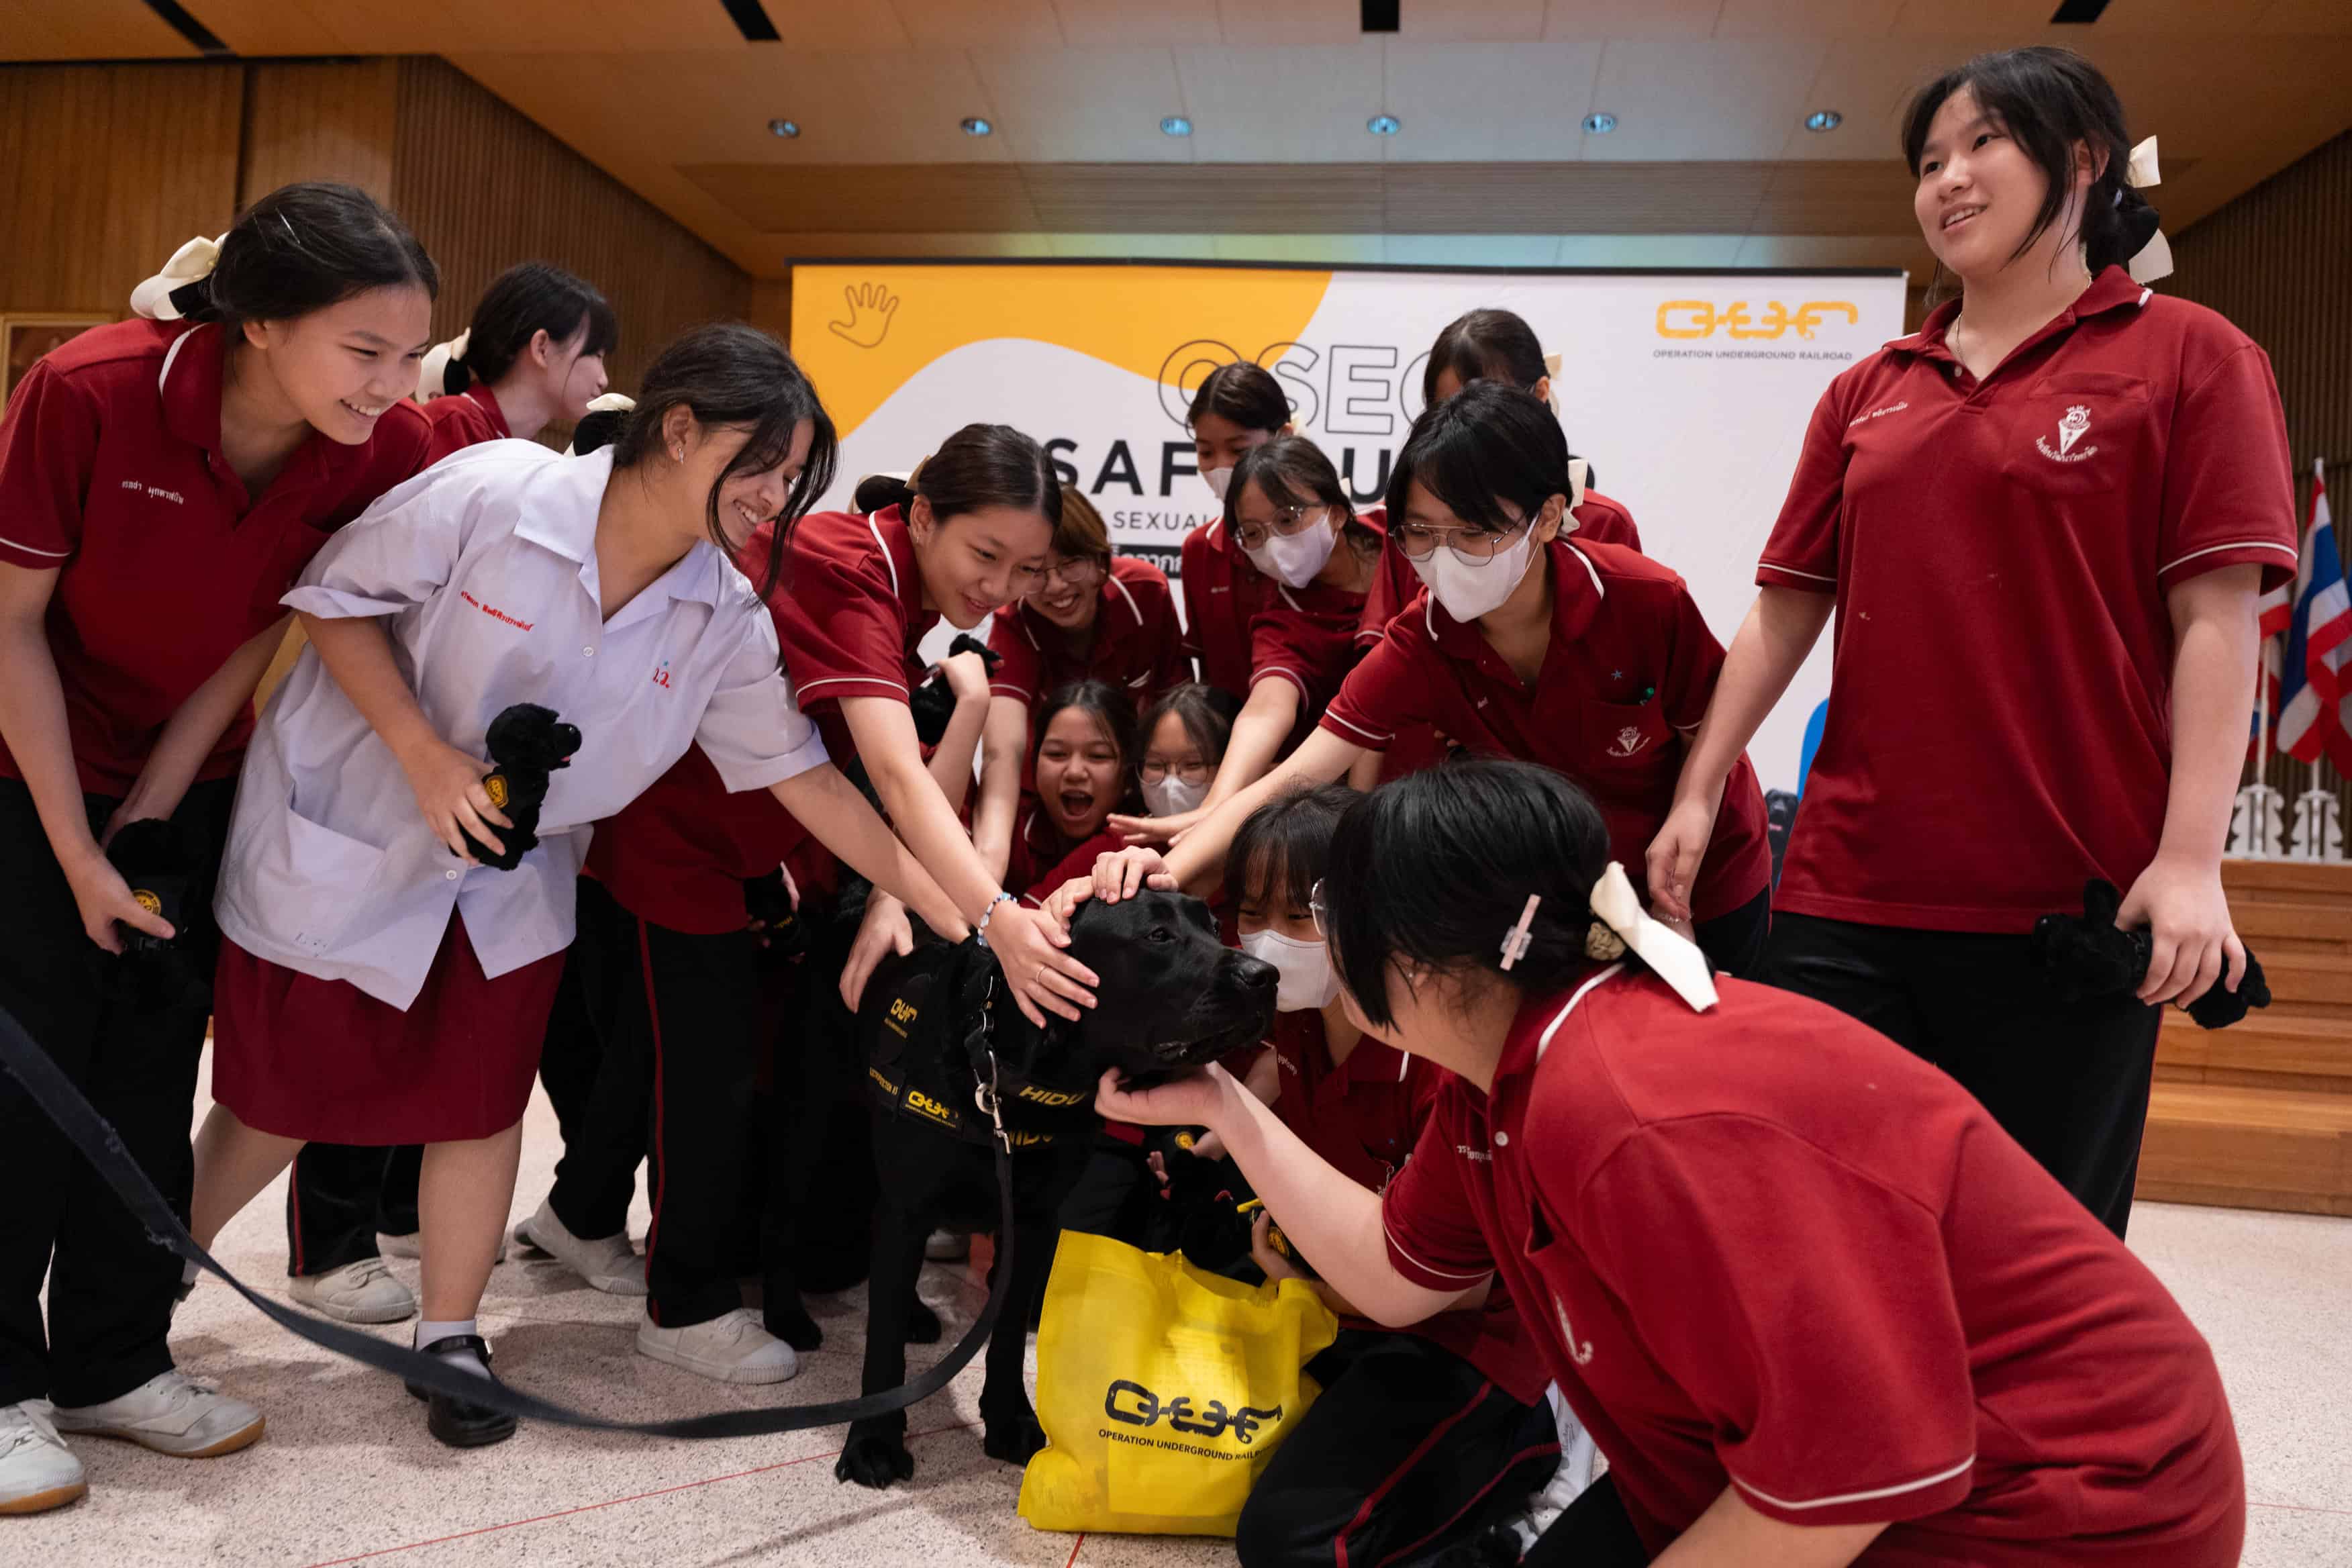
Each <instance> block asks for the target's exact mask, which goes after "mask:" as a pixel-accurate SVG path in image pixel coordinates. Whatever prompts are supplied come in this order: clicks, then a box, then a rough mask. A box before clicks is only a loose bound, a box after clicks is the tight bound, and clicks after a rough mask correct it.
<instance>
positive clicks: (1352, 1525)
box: [1234, 1329, 1559, 1568]
mask: <svg viewBox="0 0 2352 1568" xmlns="http://www.w3.org/2000/svg"><path fill="white" fill-rule="evenodd" d="M1307 1371H1308V1372H1310V1373H1313V1374H1314V1376H1315V1380H1316V1381H1317V1382H1318V1383H1319V1384H1322V1385H1323V1394H1322V1397H1320V1398H1319V1399H1318V1400H1317V1401H1316V1402H1315V1405H1314V1407H1313V1408H1312V1409H1310V1410H1308V1411H1307V1415H1306V1418H1305V1419H1304V1420H1302V1421H1301V1422H1300V1423H1299V1424H1298V1426H1297V1430H1295V1431H1293V1432H1292V1433H1291V1434H1290V1436H1288V1437H1287V1438H1286V1439H1285V1440H1284V1442H1283V1445H1282V1447H1281V1448H1280V1449H1279V1450H1278V1451H1277V1452H1276V1454H1275V1456H1274V1458H1273V1459H1272V1460H1270V1461H1269V1462H1268V1463H1267V1465H1266V1467H1265V1474H1263V1475H1261V1476H1260V1477H1259V1478H1258V1480H1257V1485H1256V1486H1255V1488H1253V1489H1251V1492H1250V1496H1249V1501H1248V1502H1247V1503H1246V1504H1244V1506H1243V1509H1242V1517H1241V1523H1240V1525H1239V1526H1238V1527H1237V1528H1236V1529H1235V1531H1234V1552H1236V1553H1237V1554H1238V1555H1239V1556H1240V1558H1241V1561H1242V1568H1286V1565H1289V1564H1300V1565H1302V1568H1303V1565H1304V1564H1307V1563H1395V1564H1412V1563H1429V1562H1432V1561H1433V1560H1434V1559H1435V1558H1436V1557H1437V1556H1438V1554H1439V1553H1440V1552H1444V1550H1445V1549H1446V1548H1447V1547H1448V1546H1451V1545H1452V1544H1454V1542H1457V1541H1461V1540H1463V1539H1465V1538H1466V1537H1468V1536H1470V1535H1474V1534H1475V1533H1477V1532H1478V1531H1483V1530H1485V1529H1486V1528H1487V1527H1488V1526H1489V1525H1491V1524H1493V1523H1494V1522H1496V1521H1497V1520H1499V1519H1501V1518H1502V1517H1503V1516H1504V1515H1506V1514H1508V1513H1510V1512H1512V1511H1513V1510H1517V1509H1518V1508H1521V1507H1523V1506H1525V1504H1526V1502H1527V1500H1528V1493H1530V1492H1532V1491H1534V1490H1535V1489H1537V1488H1538V1487H1540V1486H1542V1485H1543V1484H1544V1483H1545V1482H1546V1481H1548V1480H1549V1479H1551V1473H1552V1471H1553V1470H1554V1469H1555V1468H1558V1466H1559V1428H1558V1427H1557V1426H1555V1424H1554V1423H1553V1420H1552V1414H1551V1407H1550V1406H1549V1405H1547V1404H1545V1403H1544V1402H1543V1401H1541V1400H1538V1401H1537V1402H1536V1403H1535V1404H1534V1405H1522V1404H1520V1403H1519V1402H1518V1401H1517V1400H1516V1399H1514V1398H1512V1397H1511V1396H1510V1395H1509V1394H1506V1393H1504V1392H1503V1391H1502V1390H1501V1389H1499V1388H1497V1387H1496V1386H1495V1385H1494V1384H1492V1383H1490V1382H1488V1381H1487V1379H1486V1374H1485V1373H1481V1372H1480V1371H1479V1370H1478V1369H1477V1368H1476V1367H1474V1366H1472V1365H1471V1364H1470V1363H1468V1362H1466V1361H1464V1360H1463V1359H1462V1358H1461V1357H1460V1356H1457V1355H1455V1354H1454V1352H1451V1351H1448V1350H1444V1349H1442V1348H1440V1347H1439V1346H1437V1345H1435V1344H1433V1343H1431V1342H1429V1341H1427V1340H1424V1339H1422V1338H1421V1337H1419V1336H1418V1335H1415V1334H1404V1333H1381V1332H1377V1331H1366V1330H1362V1329H1342V1330H1341V1331H1339V1339H1338V1341H1336V1342H1334V1343H1333V1344H1332V1345H1331V1347H1330V1348H1329V1349H1328V1350H1327V1351H1325V1352H1323V1353H1322V1354H1321V1355H1319V1356H1318V1357H1316V1358H1315V1360H1313V1361H1312V1362H1309V1363H1307Z"/></svg>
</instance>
